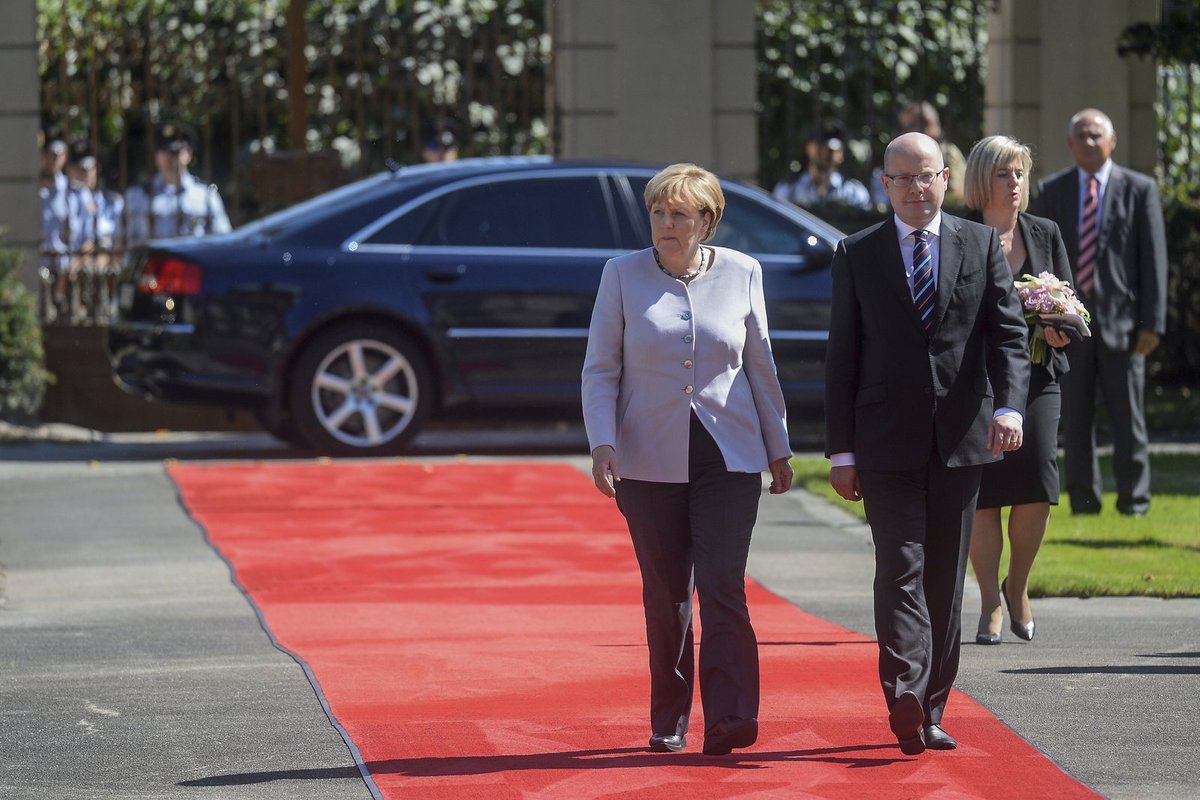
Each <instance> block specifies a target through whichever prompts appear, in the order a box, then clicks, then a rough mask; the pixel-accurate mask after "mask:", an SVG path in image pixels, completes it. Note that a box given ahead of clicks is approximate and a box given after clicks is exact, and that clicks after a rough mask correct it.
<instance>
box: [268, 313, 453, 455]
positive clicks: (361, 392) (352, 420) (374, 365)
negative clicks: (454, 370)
mask: <svg viewBox="0 0 1200 800" xmlns="http://www.w3.org/2000/svg"><path fill="white" fill-rule="evenodd" d="M290 386H291V389H290V406H291V411H292V419H293V420H294V421H295V424H296V427H297V428H298V430H299V432H300V434H301V435H302V436H303V437H304V439H305V440H307V441H308V443H309V444H311V445H312V446H313V447H314V448H316V449H317V450H318V451H320V452H323V453H329V454H332V455H358V456H379V455H395V454H397V453H400V452H402V451H403V450H404V449H405V448H406V447H407V446H408V445H409V443H411V442H412V439H413V437H415V436H416V435H417V432H418V431H419V430H420V428H421V426H422V425H423V424H424V423H425V421H426V420H427V419H428V418H429V414H430V412H431V411H432V410H433V400H434V397H433V381H432V379H431V378H430V372H429V367H428V365H427V363H426V361H425V357H424V355H423V354H422V353H421V351H420V350H419V349H418V348H417V347H416V346H415V345H413V343H412V342H411V341H410V340H409V339H408V338H406V337H405V336H404V335H403V334H401V333H399V332H398V331H396V330H394V329H392V328H389V327H387V326H385V325H380V324H376V323H363V324H358V325H344V326H340V327H337V328H334V329H332V330H329V331H327V332H325V333H323V334H321V335H319V336H318V337H317V338H316V339H314V340H313V341H312V342H311V343H310V344H309V345H308V347H306V348H305V350H304V352H303V353H302V354H301V355H300V358H299V359H298V360H297V362H296V368H295V370H294V371H293V373H292V380H291V381H290Z"/></svg>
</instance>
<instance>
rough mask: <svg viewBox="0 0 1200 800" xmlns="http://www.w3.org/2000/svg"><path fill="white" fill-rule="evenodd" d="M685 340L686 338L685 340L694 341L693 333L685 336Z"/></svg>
mask: <svg viewBox="0 0 1200 800" xmlns="http://www.w3.org/2000/svg"><path fill="white" fill-rule="evenodd" d="M683 340H684V341H685V342H691V341H692V335H691V334H690V333H689V334H688V335H687V336H685V337H683Z"/></svg>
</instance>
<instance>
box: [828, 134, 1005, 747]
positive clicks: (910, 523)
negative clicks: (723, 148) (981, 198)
mask: <svg viewBox="0 0 1200 800" xmlns="http://www.w3.org/2000/svg"><path fill="white" fill-rule="evenodd" d="M883 167H884V169H883V181H884V185H885V186H886V188H887V190H888V194H889V196H890V198H891V201H892V207H893V208H894V209H895V214H894V215H893V216H891V217H889V218H888V219H887V220H885V221H883V222H881V223H879V224H877V225H874V226H872V227H870V228H867V229H866V230H863V231H860V232H859V233H856V234H854V235H852V236H848V237H846V238H845V239H843V240H842V241H841V242H840V243H839V244H838V246H837V250H836V251H835V253H834V256H833V265H832V267H831V271H832V280H833V296H832V306H831V311H830V328H829V347H828V352H827V355H826V359H825V373H826V376H825V455H826V456H827V457H828V458H829V459H830V469H829V482H830V485H832V486H833V488H834V490H835V491H836V492H837V493H838V495H839V496H841V497H842V498H844V499H846V500H850V501H858V500H862V501H863V504H864V507H865V510H866V515H867V522H868V523H869V524H870V527H871V538H872V540H873V542H874V544H875V584H874V586H875V590H874V592H875V602H874V605H875V631H876V636H877V638H878V641H879V682H880V686H881V688H882V689H883V695H884V700H885V702H886V704H887V708H888V723H889V725H890V727H891V729H892V733H893V734H894V735H895V736H896V739H897V741H898V742H899V744H900V751H901V752H902V753H904V754H906V755H916V754H918V753H922V752H924V751H925V749H926V748H930V749H934V750H953V749H955V748H956V747H957V746H958V742H957V741H956V740H955V739H954V737H953V736H951V735H950V734H949V733H948V732H947V731H946V730H945V728H943V727H942V723H943V721H944V714H945V708H946V702H947V700H948V699H949V697H950V689H951V687H952V686H953V684H954V678H955V676H956V675H957V674H958V662H959V653H960V641H959V638H960V633H961V623H960V617H961V610H962V592H963V583H964V581H965V577H966V568H967V552H968V549H969V544H970V540H971V525H972V523H973V522H974V521H975V500H976V497H977V496H978V493H979V481H980V476H981V473H982V471H983V465H984V464H986V463H988V462H991V461H995V460H996V459H997V458H998V457H999V455H1000V453H1001V452H1012V451H1014V450H1017V449H1018V448H1020V446H1021V412H1022V411H1023V409H1024V407H1025V393H1026V390H1027V388H1028V383H1029V355H1028V353H1027V350H1026V342H1025V328H1026V326H1025V318H1024V314H1023V313H1022V310H1021V302H1020V300H1019V299H1018V298H1017V294H1016V292H1015V291H1014V289H1013V280H1012V270H1011V269H1009V267H1008V265H1007V264H1006V263H1005V261H1004V253H1003V252H1002V251H1001V249H1000V240H999V236H998V235H997V233H996V231H995V230H994V229H992V228H990V227H988V226H986V225H980V224H977V223H974V222H968V221H967V220H964V219H959V218H957V217H953V216H951V215H949V214H945V213H943V212H942V210H941V208H942V199H943V197H944V196H945V192H946V182H947V179H948V174H947V173H948V170H947V169H946V165H945V164H944V163H943V161H942V152H941V148H939V147H938V143H937V141H936V140H934V139H932V138H930V137H929V136H926V135H925V134H923V133H906V134H901V135H900V136H899V137H897V138H895V139H893V140H892V142H891V143H890V144H889V145H888V147H887V150H886V151H885V153H884V159H883Z"/></svg>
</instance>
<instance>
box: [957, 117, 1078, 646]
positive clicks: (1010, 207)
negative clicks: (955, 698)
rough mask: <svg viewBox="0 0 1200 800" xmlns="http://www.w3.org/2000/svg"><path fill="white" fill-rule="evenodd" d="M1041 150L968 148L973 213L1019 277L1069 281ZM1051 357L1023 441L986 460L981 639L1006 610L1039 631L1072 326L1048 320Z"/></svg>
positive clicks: (1033, 385)
mask: <svg viewBox="0 0 1200 800" xmlns="http://www.w3.org/2000/svg"><path fill="white" fill-rule="evenodd" d="M1032 170H1033V156H1032V155H1031V154H1030V152H1029V148H1028V147H1026V146H1025V145H1023V144H1021V143H1020V142H1018V141H1016V140H1015V139H1012V138H1010V137H1008V136H989V137H987V138H986V139H982V140H980V141H979V142H977V143H976V144H975V146H974V147H972V148H971V153H970V155H968V156H967V170H966V180H965V186H966V202H967V206H968V207H970V208H971V209H973V212H972V213H971V214H969V215H968V216H967V219H970V220H973V221H975V222H982V223H984V224H985V225H991V226H992V227H993V228H995V229H996V233H997V234H998V235H999V237H1000V249H1001V250H1002V251H1003V252H1004V257H1005V260H1006V261H1007V262H1008V266H1009V268H1010V269H1011V271H1012V275H1013V276H1014V278H1015V277H1018V276H1021V275H1025V274H1030V275H1040V274H1042V273H1043V272H1050V273H1052V274H1053V275H1054V277H1056V278H1058V279H1060V280H1063V281H1067V282H1068V283H1070V282H1071V268H1070V266H1069V265H1068V263H1067V248H1066V245H1064V244H1063V238H1062V234H1061V233H1060V232H1059V229H1058V225H1056V224H1055V223H1054V222H1053V221H1051V220H1048V219H1044V218H1042V217H1035V216H1033V215H1031V214H1026V213H1025V209H1026V208H1027V207H1028V205H1029V176H1030V173H1031V171H1032ZM1042 333H1043V334H1044V335H1045V338H1046V344H1047V345H1049V347H1048V348H1047V358H1046V361H1045V363H1033V364H1031V365H1030V375H1029V394H1028V399H1027V400H1026V401H1025V418H1024V423H1023V426H1022V427H1023V428H1024V433H1025V435H1024V444H1022V445H1021V449H1020V450H1015V451H1013V452H1011V453H1007V454H1006V455H1005V456H1004V459H1003V460H1002V461H997V462H994V463H991V464H986V465H984V467H983V478H982V480H981V482H980V485H979V501H978V503H977V504H976V509H977V510H976V511H975V526H974V530H973V531H972V533H971V567H972V568H973V569H974V570H975V579H976V580H977V581H978V582H979V594H980V614H979V627H978V630H977V631H976V633H975V641H976V642H977V643H979V644H1000V641H1001V635H1000V629H1001V627H1002V625H1003V623H1004V613H1003V611H1002V609H1001V606H1000V599H1001V596H1003V598H1004V605H1005V606H1006V607H1007V608H1008V610H1009V623H1010V629H1011V630H1012V632H1013V633H1014V634H1015V635H1016V636H1017V638H1019V639H1024V640H1026V641H1029V640H1031V639H1033V636H1034V633H1035V631H1036V628H1035V626H1034V620H1033V611H1032V609H1031V608H1030V606H1029V594H1028V591H1027V590H1028V585H1029V573H1030V571H1031V570H1032V569H1033V561H1034V559H1035V558H1036V557H1037V554H1038V549H1039V548H1040V547H1041V545H1042V539H1043V537H1045V535H1046V525H1047V523H1048V522H1049V520H1050V506H1051V505H1057V504H1058V419H1059V412H1060V410H1061V405H1062V404H1061V397H1060V393H1059V388H1058V377H1059V376H1060V375H1063V374H1065V373H1066V372H1067V371H1068V369H1069V366H1068V364H1067V355H1066V353H1065V352H1064V351H1063V350H1062V348H1064V347H1066V346H1067V345H1068V344H1069V343H1070V339H1069V338H1068V336H1067V335H1066V334H1065V333H1062V332H1060V331H1058V330H1055V329H1054V328H1052V327H1049V326H1042ZM1004 506H1011V508H1010V510H1009V512H1008V542H1009V562H1008V577H1006V578H1005V579H1004V580H1003V581H1001V580H1000V555H1001V553H1002V552H1003V550H1004V533H1003V530H1002V525H1001V508H1002V507H1004Z"/></svg>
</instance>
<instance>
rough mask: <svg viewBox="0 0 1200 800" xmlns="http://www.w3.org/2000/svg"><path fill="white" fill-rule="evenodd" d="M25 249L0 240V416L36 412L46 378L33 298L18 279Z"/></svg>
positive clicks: (22, 417) (18, 416)
mask: <svg viewBox="0 0 1200 800" xmlns="http://www.w3.org/2000/svg"><path fill="white" fill-rule="evenodd" d="M25 258H26V253H25V252H24V251H22V250H18V249H17V248H14V247H8V246H7V245H5V244H4V242H3V241H2V240H0V417H3V418H6V419H15V420H18V421H25V420H28V419H30V418H32V417H33V416H34V415H35V414H37V411H38V408H40V407H41V405H42V397H43V396H44V395H45V392H46V384H47V383H48V382H49V381H50V373H49V372H47V371H46V362H45V356H44V354H43V352H42V331H41V328H39V327H38V323H37V302H36V298H34V296H33V294H32V293H31V292H30V291H29V290H28V289H27V288H26V287H25V285H24V284H23V283H21V265H22V264H23V263H24V261H25Z"/></svg>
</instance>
